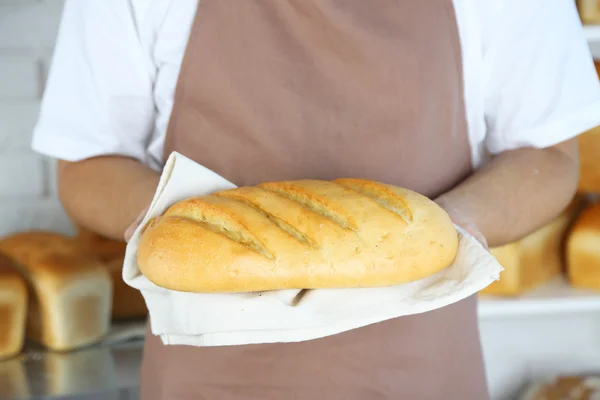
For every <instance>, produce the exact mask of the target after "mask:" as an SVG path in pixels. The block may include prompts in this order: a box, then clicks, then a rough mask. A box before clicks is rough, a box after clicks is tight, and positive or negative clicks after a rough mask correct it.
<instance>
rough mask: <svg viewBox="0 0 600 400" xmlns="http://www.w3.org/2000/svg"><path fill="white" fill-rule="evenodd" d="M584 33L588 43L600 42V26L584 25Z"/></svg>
mask: <svg viewBox="0 0 600 400" xmlns="http://www.w3.org/2000/svg"><path fill="white" fill-rule="evenodd" d="M583 32H584V33H585V37H586V39H587V40H588V42H590V43H596V42H600V25H584V26H583Z"/></svg>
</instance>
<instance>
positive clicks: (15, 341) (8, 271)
mask: <svg viewBox="0 0 600 400" xmlns="http://www.w3.org/2000/svg"><path fill="white" fill-rule="evenodd" d="M26 314H27V286H26V284H25V279H23V277H22V276H21V275H20V274H19V273H18V272H17V270H16V269H15V266H14V264H13V263H12V261H11V260H10V259H8V257H5V256H4V255H0V360H1V359H5V358H8V357H12V356H14V355H16V354H18V353H19V352H20V351H21V349H22V347H23V341H24V338H25V319H26Z"/></svg>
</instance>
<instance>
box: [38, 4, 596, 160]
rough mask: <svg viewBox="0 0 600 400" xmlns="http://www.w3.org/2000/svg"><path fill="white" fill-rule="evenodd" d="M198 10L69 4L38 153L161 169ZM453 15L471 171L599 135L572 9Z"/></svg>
mask: <svg viewBox="0 0 600 400" xmlns="http://www.w3.org/2000/svg"><path fill="white" fill-rule="evenodd" d="M282 1H283V0H282ZM406 1H413V0H406ZM197 2H198V0H128V1H125V0H66V3H65V8H64V14H63V19H62V23H61V27H60V32H59V36H58V42H57V45H56V49H55V53H54V59H53V63H52V67H51V70H50V74H49V78H48V82H47V87H46V91H45V94H44V99H43V103H42V109H41V114H40V118H39V121H38V124H37V127H36V129H35V132H34V138H33V148H34V150H36V151H38V152H40V153H43V154H46V155H49V156H53V157H56V158H60V159H63V160H67V161H78V160H82V159H86V158H89V157H94V156H99V155H107V154H122V155H127V156H131V157H134V158H136V159H138V160H140V161H142V162H144V163H145V164H147V165H149V166H150V167H152V168H154V169H157V170H158V169H160V168H161V166H162V148H163V142H164V137H165V134H166V130H167V125H168V121H169V118H170V114H171V110H172V107H173V98H174V93H175V86H176V82H177V78H178V75H179V68H180V65H181V61H182V58H183V54H184V52H185V49H186V45H187V40H188V37H189V32H190V28H191V24H192V21H193V19H194V15H195V12H196V8H197ZM454 6H455V11H456V18H457V21H458V26H459V33H460V41H461V48H462V58H463V66H464V67H463V70H464V89H465V90H464V92H465V103H466V113H467V115H466V117H467V121H468V129H469V132H468V133H469V139H470V143H471V149H472V156H473V163H474V164H475V166H477V165H479V164H480V163H481V162H482V160H483V158H484V155H485V152H486V151H488V152H490V153H492V154H497V153H500V152H502V151H505V150H509V149H514V148H518V147H547V146H551V145H554V144H556V143H559V142H562V141H564V140H567V139H569V138H572V137H574V136H576V135H578V134H579V133H581V132H583V131H585V130H587V129H590V128H592V127H594V126H596V125H598V124H600V85H599V83H598V78H597V75H596V72H595V69H594V67H593V63H592V58H591V55H590V52H589V48H588V45H587V42H586V40H585V38H584V35H583V29H582V27H581V23H580V21H579V17H578V15H577V10H576V8H575V4H574V1H573V0H455V1H454ZM232 7H234V5H233V4H232Z"/></svg>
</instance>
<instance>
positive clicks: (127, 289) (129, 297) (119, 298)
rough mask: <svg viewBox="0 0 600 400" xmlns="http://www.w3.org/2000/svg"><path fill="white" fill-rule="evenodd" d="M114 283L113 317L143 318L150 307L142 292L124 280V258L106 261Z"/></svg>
mask: <svg viewBox="0 0 600 400" xmlns="http://www.w3.org/2000/svg"><path fill="white" fill-rule="evenodd" d="M106 267H107V268H108V272H109V274H110V278H111V281H112V284H113V301H112V318H113V319H115V320H122V319H133V318H142V317H145V316H146V315H147V314H148V308H147V307H146V302H145V301H144V297H143V296H142V293H141V292H140V291H139V290H137V289H134V288H132V287H131V286H129V285H128V284H126V283H125V281H124V280H123V259H122V258H115V259H113V260H112V261H109V262H107V263H106Z"/></svg>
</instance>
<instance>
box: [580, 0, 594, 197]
mask: <svg viewBox="0 0 600 400" xmlns="http://www.w3.org/2000/svg"><path fill="white" fill-rule="evenodd" d="M593 2H594V3H597V4H596V7H598V9H600V3H598V2H597V1H596V0H594V1H593ZM599 16H600V15H599ZM594 65H595V67H596V73H598V75H599V76H600V62H598V61H594ZM577 142H578V144H579V165H580V168H579V186H578V190H579V192H581V193H600V127H596V128H594V129H591V130H589V131H587V132H585V133H583V134H581V135H579V136H578V137H577Z"/></svg>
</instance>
